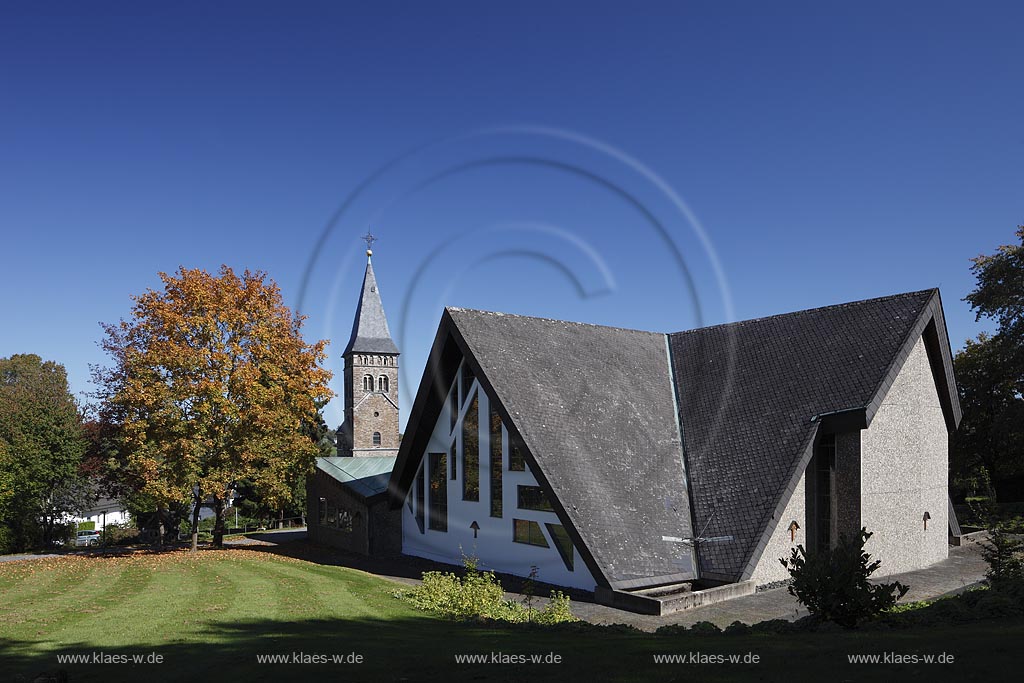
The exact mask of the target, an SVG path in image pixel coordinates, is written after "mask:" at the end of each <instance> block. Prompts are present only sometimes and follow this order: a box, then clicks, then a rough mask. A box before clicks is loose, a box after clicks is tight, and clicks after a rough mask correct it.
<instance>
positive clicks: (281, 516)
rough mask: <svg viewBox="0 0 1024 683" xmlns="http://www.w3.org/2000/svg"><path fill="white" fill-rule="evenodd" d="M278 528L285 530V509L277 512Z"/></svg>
mask: <svg viewBox="0 0 1024 683" xmlns="http://www.w3.org/2000/svg"><path fill="white" fill-rule="evenodd" d="M277 528H278V529H283V528H284V508H282V509H280V510H278V511H277Z"/></svg>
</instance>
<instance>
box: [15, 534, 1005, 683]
mask: <svg viewBox="0 0 1024 683" xmlns="http://www.w3.org/2000/svg"><path fill="white" fill-rule="evenodd" d="M395 588H396V586H395V584H392V583H389V582H386V581H383V580H380V579H377V578H375V577H373V576H370V575H367V574H364V573H361V572H358V571H354V570H350V569H345V568H340V567H334V566H323V565H318V564H314V563H311V562H305V561H302V560H295V559H290V558H285V557H280V556H277V555H274V554H271V553H268V552H261V551H258V550H243V549H229V550H223V551H214V550H205V551H202V552H200V553H198V554H196V555H191V554H189V553H187V552H180V551H179V552H169V553H164V554H145V555H133V556H128V557H91V558H90V557H62V558H59V559H49V560H32V561H26V562H14V563H2V564H0V681H6V680H11V679H12V678H13V677H15V676H18V675H21V676H23V677H24V679H23V680H29V681H31V680H33V678H34V677H35V676H36V675H37V674H40V673H42V672H50V673H53V672H56V671H58V670H65V671H67V672H68V674H69V680H71V681H120V680H125V681H139V680H143V681H146V682H147V683H149V682H155V681H162V680H191V681H203V680H208V679H212V678H214V677H215V676H216V677H218V678H222V679H225V680H237V681H249V680H267V681H278V680H307V679H308V680H349V681H363V680H365V681H376V680H409V681H419V680H435V679H437V680H440V679H444V680H514V681H520V680H530V681H532V680H559V681H572V680H588V679H589V680H590V681H595V682H596V681H606V680H623V681H627V680H636V681H646V680H680V681H693V680H700V681H717V680H737V679H750V680H835V681H843V680H876V681H877V680H885V679H886V678H888V679H890V680H903V679H905V678H918V679H921V680H953V679H955V680H963V681H966V680H1000V679H1001V678H1002V676H1005V672H1007V671H1011V670H1013V669H1015V668H1016V661H1015V658H1016V656H1017V654H1018V653H1017V651H1018V649H1019V643H1021V642H1024V640H1022V638H1024V622H1022V621H1020V620H992V621H986V622H977V623H973V624H966V625H958V626H955V627H942V628H936V629H932V630H925V631H915V632H911V631H890V632H852V633H813V634H801V635H766V634H765V635H751V636H722V635H718V636H695V635H692V634H688V635H683V636H672V637H661V636H652V635H634V634H626V633H612V632H599V633H595V632H582V631H581V632H572V631H557V632H553V631H543V630H529V629H509V630H505V629H494V628H487V627H481V626H474V625H463V624H455V623H451V622H447V621H444V620H441V619H437V618H434V617H432V616H430V615H428V614H425V613H423V612H419V611H416V610H414V609H412V608H410V607H408V606H406V605H405V604H404V603H402V602H400V601H399V600H396V599H395V598H394V597H392V595H391V594H392V592H393V591H394V590H395ZM153 652H155V653H157V654H159V655H161V656H162V658H163V663H160V664H156V663H153V664H147V663H140V664H99V663H88V664H66V663H65V664H61V663H58V659H57V657H58V655H88V656H90V657H91V656H93V653H102V654H103V655H106V656H128V657H131V656H133V655H142V656H145V655H148V654H150V653H153ZM352 652H355V653H357V654H359V655H361V656H362V657H363V659H364V662H363V663H362V664H353V663H338V664H335V663H325V664H316V663H306V664H259V663H257V658H256V655H257V654H287V655H289V656H290V655H292V653H303V654H305V655H327V656H331V655H344V654H347V653H352ZM492 652H495V653H497V652H501V653H504V654H506V655H507V654H547V653H552V652H553V653H555V654H558V655H560V656H561V658H562V663H561V664H522V665H514V664H472V665H469V664H461V665H459V664H456V663H455V659H454V655H455V654H456V653H459V654H462V653H466V654H487V655H490V653H492ZM691 652H693V653H698V652H699V653H702V654H704V655H717V654H732V653H737V654H741V655H742V654H745V653H747V652H752V653H754V654H756V655H758V656H759V657H760V660H761V662H760V663H759V664H757V665H733V664H710V663H704V664H663V665H657V664H655V663H654V661H653V655H654V654H660V653H691ZM883 652H897V653H901V654H911V653H918V654H936V655H937V654H940V653H942V652H946V653H952V654H954V655H955V657H956V659H955V662H954V663H953V664H946V665H939V664H931V665H918V666H913V665H889V666H885V665H861V666H853V665H850V664H847V662H846V654H847V653H883ZM15 680H16V679H15Z"/></svg>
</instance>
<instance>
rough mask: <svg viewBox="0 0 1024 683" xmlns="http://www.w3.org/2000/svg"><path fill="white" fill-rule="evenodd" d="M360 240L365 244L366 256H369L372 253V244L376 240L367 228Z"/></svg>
mask: <svg viewBox="0 0 1024 683" xmlns="http://www.w3.org/2000/svg"><path fill="white" fill-rule="evenodd" d="M360 239H361V240H363V241H364V242H366V255H367V256H369V255H370V252H372V251H373V243H374V242H376V241H377V238H376V237H374V235H373V233H372V232H370V229H369V228H367V229H366V234H365V235H363V236H362V237H361V238H360Z"/></svg>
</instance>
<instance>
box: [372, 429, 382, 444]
mask: <svg viewBox="0 0 1024 683" xmlns="http://www.w3.org/2000/svg"><path fill="white" fill-rule="evenodd" d="M373 445H374V446H379V445H380V432H374V433H373Z"/></svg>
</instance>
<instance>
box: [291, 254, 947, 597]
mask: <svg viewBox="0 0 1024 683" xmlns="http://www.w3.org/2000/svg"><path fill="white" fill-rule="evenodd" d="M370 254H371V252H370V251H369V250H368V251H367V256H368V258H367V266H366V274H365V277H364V280H363V288H362V292H361V294H360V298H359V303H358V306H357V309H356V315H355V321H354V323H353V329H352V334H351V337H350V340H349V343H348V346H347V347H346V349H345V351H344V354H343V356H344V360H345V378H344V381H345V422H344V424H343V426H342V428H341V429H340V430H339V437H338V457H333V458H320V459H319V460H318V463H317V470H316V472H315V474H314V475H313V476H312V477H310V479H309V482H310V483H309V487H308V493H309V506H310V510H309V515H310V525H309V529H310V537H311V538H312V539H313V540H314V541H316V542H321V543H327V544H331V545H336V546H339V547H344V548H347V549H350V550H354V551H356V552H361V553H365V554H375V555H376V554H380V555H385V554H387V555H395V554H399V553H401V554H403V555H410V556H416V557H421V558H426V559H430V560H435V561H438V562H442V563H447V564H455V565H457V564H460V563H461V558H462V556H463V555H464V554H465V555H473V556H475V557H477V558H478V560H479V565H480V567H481V568H483V569H487V570H493V571H497V572H500V573H507V574H513V575H518V576H528V575H530V573H531V571H532V570H533V569H534V568H536V572H537V579H538V580H539V581H541V582H544V583H547V584H552V585H556V586H564V587H570V588H576V589H580V590H583V591H588V592H593V593H594V595H595V597H596V599H597V600H598V601H599V602H603V603H606V604H610V605H614V606H618V607H622V608H625V609H631V610H635V611H641V612H648V613H653V614H664V613H668V612H671V611H675V610H678V609H685V608H687V607H693V606H697V605H700V604H708V603H709V602H714V601H717V600H721V599H727V598H730V597H735V596H738V595H745V594H749V593H753V592H755V591H756V590H758V589H762V588H768V587H773V586H776V585H779V584H780V583H781V582H783V581H785V580H786V579H788V574H787V573H786V571H785V569H784V568H783V567H782V565H781V564H780V562H779V558H781V557H784V556H788V555H789V553H790V551H791V549H792V548H794V547H796V546H797V545H803V546H804V547H805V548H808V549H809V550H811V551H813V550H815V549H821V548H827V547H832V546H834V545H835V544H836V542H837V540H838V538H839V537H840V535H842V534H853V533H856V532H857V531H858V530H859V529H860V528H861V527H866V528H867V530H868V531H870V532H872V533H873V536H872V538H871V539H870V540H869V541H868V545H867V550H868V552H870V553H871V554H872V555H873V556H874V557H875V558H878V559H880V560H881V562H882V564H881V570H880V572H879V575H886V574H894V573H899V572H904V571H909V570H914V569H919V568H922V567H926V566H928V565H931V564H934V563H936V562H939V561H941V560H943V559H945V558H946V556H947V553H948V543H949V536H950V535H951V534H954V535H955V534H956V533H958V527H957V525H956V519H955V516H954V515H953V512H952V507H951V505H950V503H949V498H948V484H947V476H948V439H949V435H950V434H951V433H952V432H953V431H954V430H955V429H956V427H957V425H958V424H959V421H960V406H959V401H958V396H957V390H956V383H955V379H954V376H953V368H952V353H951V350H950V345H949V340H948V337H947V332H946V325H945V321H944V318H943V312H942V304H941V299H940V296H939V292H938V290H935V289H930V290H923V291H918V292H909V293H904V294H897V295H893V296H887V297H882V298H877V299H869V300H864V301H856V302H851V303H845V304H839V305H834V306H827V307H824V308H817V309H811V310H805V311H798V312H795V313H787V314H781V315H775V316H770V317H767V318H759V319H756V320H748V321H742V322H736V323H729V324H724V325H717V326H712V327H705V328H699V329H694V330H687V331H681V332H671V333H662V332H647V331H641V330H631V329H622V328H616V327H606V326H599V325H589V324H584V323H576V322H567V321H563V320H550V319H544V318H534V317H526V316H519V315H510V314H503V313H495V312H488V311H476V310H468V309H460V308H446V309H445V310H444V312H443V314H442V316H441V320H440V324H439V326H438V329H437V333H436V335H435V338H434V341H433V345H432V347H431V350H430V355H429V358H428V362H427V365H426V367H425V368H424V370H423V374H422V378H421V380H420V384H419V388H418V390H417V393H416V397H415V400H414V403H413V405H412V408H411V412H410V416H409V420H408V424H407V426H406V431H405V437H404V438H403V439H399V434H398V393H397V388H398V372H397V371H398V355H399V354H398V349H397V347H396V346H395V344H394V342H393V341H392V339H391V336H390V333H389V331H388V326H387V320H386V318H385V316H384V309H383V305H382V303H381V297H380V292H379V291H378V288H377V282H376V278H375V276H374V273H373V267H372V264H371V262H370V258H369V256H370Z"/></svg>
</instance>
